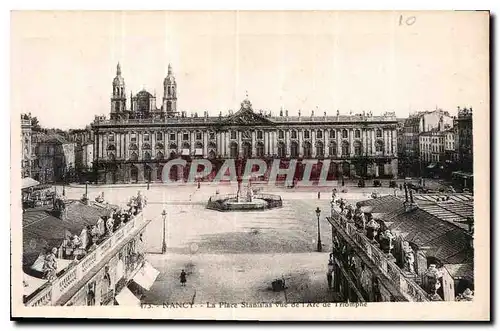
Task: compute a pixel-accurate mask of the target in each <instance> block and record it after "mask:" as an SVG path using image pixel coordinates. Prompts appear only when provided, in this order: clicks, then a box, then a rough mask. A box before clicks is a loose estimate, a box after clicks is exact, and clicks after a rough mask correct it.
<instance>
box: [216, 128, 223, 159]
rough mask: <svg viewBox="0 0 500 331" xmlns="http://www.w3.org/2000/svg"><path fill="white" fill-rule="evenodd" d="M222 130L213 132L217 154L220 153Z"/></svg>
mask: <svg viewBox="0 0 500 331" xmlns="http://www.w3.org/2000/svg"><path fill="white" fill-rule="evenodd" d="M221 136H222V132H216V133H215V142H216V144H217V155H222V147H221V141H222V137H221Z"/></svg>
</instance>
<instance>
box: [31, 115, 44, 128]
mask: <svg viewBox="0 0 500 331" xmlns="http://www.w3.org/2000/svg"><path fill="white" fill-rule="evenodd" d="M31 130H33V131H42V127H41V126H40V122H38V118H36V116H34V117H32V118H31Z"/></svg>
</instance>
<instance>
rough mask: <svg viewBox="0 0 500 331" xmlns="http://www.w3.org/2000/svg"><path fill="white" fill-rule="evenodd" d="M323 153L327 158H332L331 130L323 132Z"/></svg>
mask: <svg viewBox="0 0 500 331" xmlns="http://www.w3.org/2000/svg"><path fill="white" fill-rule="evenodd" d="M323 138H324V139H323V140H324V145H323V153H325V158H328V157H329V156H330V130H323Z"/></svg>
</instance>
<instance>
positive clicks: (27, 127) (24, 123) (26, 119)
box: [21, 114, 32, 178]
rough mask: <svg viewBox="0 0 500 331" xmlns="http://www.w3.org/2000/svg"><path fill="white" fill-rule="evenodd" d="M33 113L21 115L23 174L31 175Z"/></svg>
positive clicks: (23, 175) (25, 175) (24, 175)
mask: <svg viewBox="0 0 500 331" xmlns="http://www.w3.org/2000/svg"><path fill="white" fill-rule="evenodd" d="M31 129H32V123H31V114H22V115H21V153H22V156H21V175H22V177H23V178H24V177H31V167H32V149H31V134H32V132H31Z"/></svg>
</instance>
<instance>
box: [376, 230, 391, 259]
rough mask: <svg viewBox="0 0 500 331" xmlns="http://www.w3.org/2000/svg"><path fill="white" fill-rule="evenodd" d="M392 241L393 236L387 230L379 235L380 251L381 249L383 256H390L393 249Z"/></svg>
mask: <svg viewBox="0 0 500 331" xmlns="http://www.w3.org/2000/svg"><path fill="white" fill-rule="evenodd" d="M393 240H394V235H393V234H392V232H391V230H389V229H388V230H385V231H384V232H382V233H381V234H380V242H379V243H380V249H382V251H383V252H384V253H385V254H390V253H391V251H392V249H393V248H394V244H393Z"/></svg>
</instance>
